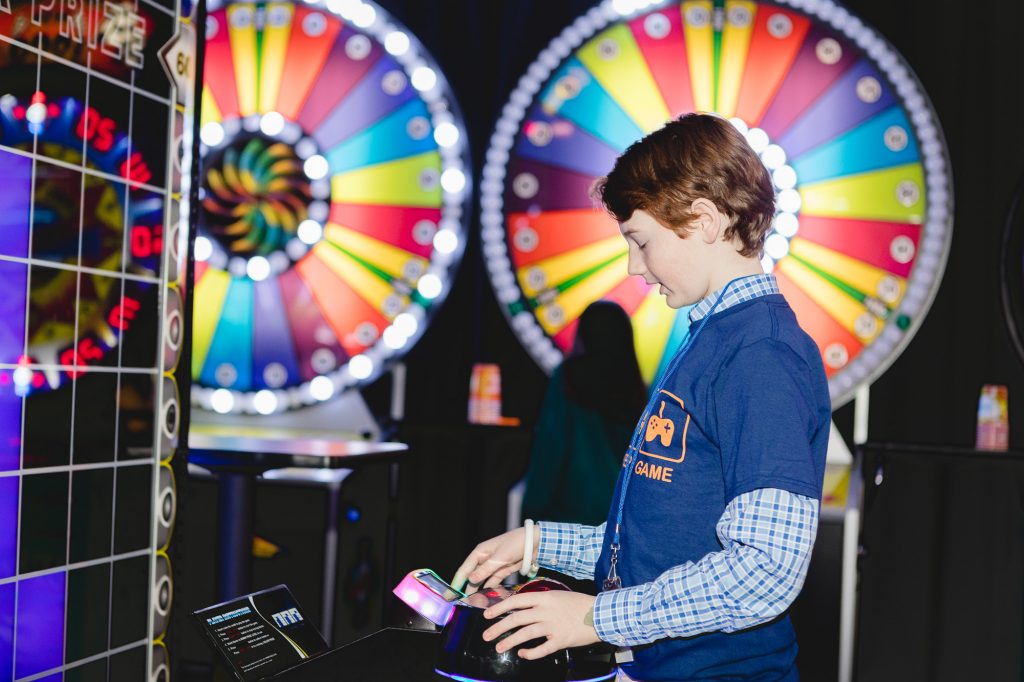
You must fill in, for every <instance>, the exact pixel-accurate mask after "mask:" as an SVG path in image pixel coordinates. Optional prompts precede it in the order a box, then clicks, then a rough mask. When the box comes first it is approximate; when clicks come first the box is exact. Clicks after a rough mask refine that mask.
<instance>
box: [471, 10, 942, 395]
mask: <svg viewBox="0 0 1024 682" xmlns="http://www.w3.org/2000/svg"><path fill="white" fill-rule="evenodd" d="M691 111H709V112H716V113H718V114H720V115H721V116H723V117H726V118H728V119H729V120H730V121H731V122H732V123H733V125H734V126H735V127H736V128H737V129H738V130H740V131H741V132H742V133H743V134H744V135H745V136H746V138H747V140H748V142H749V143H750V145H751V147H753V149H754V150H755V151H756V152H758V154H759V155H760V157H761V160H762V162H763V163H764V164H765V166H766V167H767V168H768V169H769V171H771V173H772V178H773V180H774V184H775V187H776V205H777V213H776V216H775V220H774V222H773V226H772V231H771V233H770V235H769V236H768V238H767V241H766V243H765V249H764V257H763V261H762V262H763V265H764V268H765V270H766V271H769V272H773V273H774V274H775V276H776V277H777V279H778V281H779V285H780V287H781V289H782V291H783V293H784V295H785V296H786V298H787V299H788V301H789V303H790V305H791V306H792V307H793V309H794V311H795V312H796V315H797V318H798V319H799V322H800V324H801V326H802V327H803V328H804V329H805V330H806V331H807V332H808V333H809V334H810V335H811V336H812V337H813V338H814V340H815V341H816V342H817V344H818V347H819V348H820V350H821V354H822V359H823V361H824V364H825V368H826V372H827V374H828V377H829V390H830V393H831V396H832V402H833V405H834V406H836V407H838V406H839V405H841V404H842V403H844V402H846V401H847V400H849V399H850V398H851V397H852V396H853V393H854V391H855V389H856V387H857V386H858V385H860V384H862V383H865V382H870V381H872V380H873V379H874V378H876V377H877V376H878V375H880V374H881V373H882V372H883V371H884V370H885V369H886V368H887V367H888V365H889V364H890V363H891V362H892V361H893V360H894V359H895V358H896V356H897V355H898V354H899V353H900V352H901V350H902V349H903V348H904V346H906V344H907V343H908V342H909V341H910V338H911V337H912V336H913V333H914V331H915V330H916V329H917V326H918V325H919V324H920V322H921V320H922V319H923V317H924V315H925V313H926V311H927V309H928V307H929V306H930V304H931V301H932V298H933V297H934V295H935V291H936V289H937V288H938V284H939V280H940V278H941V275H942V271H943V269H944V267H945V260H946V256H947V253H948V251H949V243H950V238H951V234H952V232H951V230H952V228H951V216H952V188H951V178H950V172H949V162H948V159H947V153H946V148H945V143H944V141H943V136H942V132H941V130H940V128H939V124H938V121H937V119H936V116H935V113H934V111H933V110H932V108H931V105H930V103H929V102H928V99H927V97H926V96H925V94H924V92H923V91H922V89H921V86H920V84H919V83H918V81H917V80H916V78H915V76H914V75H913V73H912V72H911V70H910V68H909V67H908V66H907V65H906V63H905V62H904V61H903V59H902V58H901V57H900V55H899V54H898V53H897V52H896V50H895V49H894V48H893V47H892V46H891V45H889V44H888V43H887V42H886V41H885V39H884V38H882V37H881V36H880V35H879V34H878V33H876V32H875V31H874V30H873V29H871V28H870V27H868V26H866V25H865V24H864V23H863V22H862V21H861V20H860V19H858V18H857V17H856V16H854V15H853V14H851V13H850V12H849V11H848V10H846V9H844V8H842V7H839V6H838V5H836V4H834V3H832V2H830V1H829V0H822V1H818V0H814V1H812V0H787V1H782V2H752V1H748V0H727V1H723V0H715V1H714V2H712V1H711V0H688V1H687V2H682V3H679V2H671V3H667V2H655V3H648V2H636V1H635V0H615V1H611V0H608V1H606V2H603V3H601V4H600V5H598V6H596V7H594V8H593V9H591V10H590V11H589V12H588V13H586V14H585V15H583V16H581V17H579V18H578V19H577V20H576V21H575V22H574V23H573V24H572V25H571V26H569V27H568V28H566V29H565V30H564V31H563V32H562V33H561V35H559V36H558V37H556V38H555V39H554V40H553V41H552V42H551V44H550V45H549V46H548V47H547V48H546V49H545V50H544V51H543V52H542V53H541V54H540V56H539V57H538V58H537V60H536V61H535V62H534V63H533V64H532V65H531V66H530V68H529V69H528V71H527V72H526V74H525V75H524V76H523V77H522V79H521V80H520V81H519V84H518V87H517V89H516V90H515V92H513V94H512V96H511V98H510V100H509V103H508V104H507V105H506V107H505V109H504V115H503V117H502V119H501V120H500V122H499V123H498V125H497V128H496V130H495V133H494V135H493V136H492V138H491V146H490V150H489V152H488V155H487V159H488V164H487V166H486V168H485V170H484V175H483V177H484V181H483V183H482V185H481V187H482V198H481V205H482V229H483V240H484V245H485V246H484V253H486V254H487V258H488V271H489V272H490V273H491V282H492V285H493V287H494V289H495V292H496V294H497V297H498V300H499V301H500V303H501V306H502V309H503V310H504V312H505V315H506V316H507V317H508V319H509V322H510V324H511V326H512V328H513V329H514V330H515V332H516V334H517V335H518V336H519V338H520V340H521V341H522V343H523V344H524V345H525V346H526V348H527V349H528V350H529V352H530V353H531V354H532V355H533V357H534V359H535V360H536V361H537V362H538V363H539V364H540V365H541V366H542V367H543V368H544V369H545V370H547V371H549V372H550V371H551V370H552V369H553V368H554V367H555V366H556V365H557V364H558V363H559V362H560V361H561V359H562V357H563V355H564V353H566V352H567V351H568V349H569V348H570V347H571V345H572V340H573V336H574V334H575V330H576V320H577V318H578V317H579V315H580V314H581V313H582V311H583V309H584V308H585V307H586V306H587V304H589V303H590V302H592V301H594V300H597V299H601V298H605V299H610V300H613V301H616V302H618V303H619V304H620V305H622V306H623V307H624V308H625V309H626V311H627V312H628V313H629V314H630V315H631V316H632V319H633V324H634V329H635V330H636V339H637V341H636V343H637V354H638V357H639V359H640V365H641V370H642V372H643V375H644V378H645V380H646V381H647V382H648V383H650V382H651V381H653V379H654V378H655V377H656V376H657V375H658V374H659V373H660V372H661V371H662V370H663V369H664V367H665V366H666V364H667V363H668V360H669V359H670V357H671V355H672V353H673V351H674V350H675V349H676V348H677V346H678V345H679V343H680V341H681V340H682V339H683V338H684V336H685V335H686V332H687V329H688V326H689V318H688V314H687V313H688V310H686V309H683V310H679V311H674V310H672V309H670V308H668V306H667V305H666V304H665V303H664V301H663V300H662V298H661V297H660V296H659V294H658V292H657V290H652V289H651V287H649V286H648V285H646V284H645V283H644V282H643V281H641V280H640V279H638V278H636V277H629V276H628V275H627V273H626V260H627V250H626V245H625V242H624V241H623V240H622V238H621V237H620V236H619V232H618V227H617V225H616V223H615V221H614V219H612V218H610V217H608V216H607V215H606V214H605V213H604V212H603V211H601V210H598V209H596V208H595V207H594V205H593V202H592V201H591V199H590V197H589V196H588V188H589V187H590V185H591V183H592V182H593V181H594V180H595V179H596V178H598V177H601V176H602V175H604V174H606V173H607V172H608V171H609V170H611V168H612V165H613V163H614V161H615V159H616V157H617V156H618V155H619V154H620V153H621V152H622V151H624V150H625V149H626V147H627V146H629V145H630V144H631V143H632V142H634V141H636V140H638V139H639V138H641V137H642V136H643V135H645V134H647V133H649V132H651V131H653V130H655V129H657V128H659V127H661V125H663V124H664V123H665V122H666V121H667V120H669V119H670V118H673V117H676V116H679V115H682V114H685V113H687V112H691Z"/></svg>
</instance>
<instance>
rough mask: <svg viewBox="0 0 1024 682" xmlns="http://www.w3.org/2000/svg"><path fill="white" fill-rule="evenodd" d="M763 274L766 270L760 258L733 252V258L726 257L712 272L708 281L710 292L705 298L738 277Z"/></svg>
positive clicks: (706, 293) (708, 291)
mask: <svg viewBox="0 0 1024 682" xmlns="http://www.w3.org/2000/svg"><path fill="white" fill-rule="evenodd" d="M763 274H764V268H762V267H761V261H760V260H759V259H758V258H755V257H752V256H741V255H740V254H739V253H738V252H736V251H733V252H732V255H731V256H730V255H728V254H726V255H724V256H723V258H722V259H721V260H720V261H719V266H718V267H715V268H714V270H713V271H712V273H711V277H710V278H709V280H708V290H707V292H705V294H704V297H705V298H706V297H707V296H710V295H711V294H712V293H714V292H716V291H718V290H719V289H721V288H722V287H724V286H725V285H726V284H728V283H729V282H731V281H732V280H734V279H737V278H738V277H749V276H751V275H763Z"/></svg>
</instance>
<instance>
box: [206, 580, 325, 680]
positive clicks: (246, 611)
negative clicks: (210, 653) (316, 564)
mask: <svg viewBox="0 0 1024 682" xmlns="http://www.w3.org/2000/svg"><path fill="white" fill-rule="evenodd" d="M192 615H193V616H194V617H195V618H196V620H197V621H198V622H199V626H200V627H201V628H202V629H203V632H204V633H206V636H207V637H208V638H209V639H210V641H211V642H212V643H213V648H214V649H216V650H217V651H218V652H219V653H220V654H221V655H222V656H223V657H224V659H225V660H226V661H227V662H228V665H229V666H230V667H231V670H232V672H234V674H235V677H237V678H238V679H239V680H244V681H246V682H248V681H249V680H262V679H266V678H267V677H270V676H272V675H274V674H276V673H279V672H281V671H282V670H286V669H288V668H290V667H292V666H293V665H295V664H297V663H300V662H301V661H304V660H306V659H309V658H312V657H313V656H316V655H317V654H320V653H323V652H324V651H326V650H327V643H326V642H325V641H324V639H323V637H321V636H320V632H319V631H317V629H316V628H315V627H314V626H313V624H312V623H310V622H309V621H308V620H307V619H306V617H305V615H304V614H303V613H302V610H301V609H300V608H299V604H298V602H297V601H295V597H293V596H292V593H291V591H290V590H289V589H288V588H287V587H286V586H285V585H278V586H277V587H272V588H270V589H269V590H263V591H262V592H255V593H253V594H250V595H246V596H244V597H239V598H238V599H233V600H231V601H227V602H224V603H222V604H217V605H216V606H211V607H209V608H205V609H202V610H199V611H196V612H194V613H193V614H192Z"/></svg>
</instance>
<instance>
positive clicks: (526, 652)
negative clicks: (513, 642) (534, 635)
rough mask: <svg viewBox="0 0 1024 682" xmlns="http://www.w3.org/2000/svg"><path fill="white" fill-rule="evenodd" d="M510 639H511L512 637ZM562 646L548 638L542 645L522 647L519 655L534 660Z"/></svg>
mask: <svg viewBox="0 0 1024 682" xmlns="http://www.w3.org/2000/svg"><path fill="white" fill-rule="evenodd" d="M516 634H519V633H516ZM539 636H541V637H543V635H539ZM509 639H511V637H510V638H509ZM560 648H561V647H559V646H558V645H557V644H554V643H553V642H552V640H550V639H549V640H546V641H545V642H544V643H543V644H541V645H540V646H535V647H533V648H532V649H520V650H519V657H520V658H525V659H526V660H528V661H533V660H536V659H538V658H544V657H545V656H547V655H548V654H553V653H555V652H556V651H558V650H559V649H560Z"/></svg>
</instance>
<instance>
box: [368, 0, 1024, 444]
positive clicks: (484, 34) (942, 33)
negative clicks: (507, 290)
mask: <svg viewBox="0 0 1024 682" xmlns="http://www.w3.org/2000/svg"><path fill="white" fill-rule="evenodd" d="M381 4H382V5H383V6H384V7H385V8H386V9H388V10H389V11H390V12H391V13H392V14H393V15H394V16H395V17H396V18H397V19H398V20H400V21H402V22H403V23H405V24H406V26H407V27H408V28H409V29H410V30H411V31H412V32H413V33H414V34H415V35H417V36H418V37H419V38H420V40H421V41H422V42H423V43H424V45H425V46H426V48H427V49H428V50H429V51H430V52H431V53H432V54H433V55H434V57H435V58H436V59H437V61H438V62H439V64H440V66H441V68H442V69H443V70H444V72H445V74H446V75H447V77H448V79H449V81H450V82H451V85H452V87H453V89H454V91H455V93H456V94H457V96H458V97H459V100H460V104H461V106H462V110H463V114H464V116H465V119H466V124H467V127H468V129H469V135H470V142H471V145H472V154H473V159H474V163H475V166H476V169H477V171H479V169H480V168H481V166H482V161H483V157H484V154H485V152H486V149H487V144H488V141H489V138H490V135H491V132H492V130H493V126H494V123H495V121H496V120H497V117H498V116H499V115H500V111H501V107H502V106H503V105H504V103H505V102H506V101H507V98H508V96H509V94H510V93H511V90H512V89H513V88H514V86H515V84H516V81H517V80H518V78H519V77H520V75H521V74H522V73H523V72H524V71H525V70H526V68H527V67H528V66H529V64H530V63H531V62H532V61H533V59H534V58H535V57H536V56H537V54H538V53H539V52H540V51H541V50H542V49H543V48H544V47H545V46H546V45H547V43H548V42H549V41H550V40H551V38H553V37H554V36H555V35H557V34H558V33H559V32H560V31H561V30H562V29H563V28H564V27H565V26H567V25H568V24H569V23H571V22H572V21H573V20H574V19H575V18H576V17H577V16H578V15H579V14H581V13H583V12H585V11H586V10H587V9H589V8H590V7H591V6H592V4H593V3H591V2H589V1H588V0H546V1H540V2H538V1H536V0H516V1H508V0H506V1H504V2H480V1H479V0H445V1H444V2H422V1H420V0H382V2H381ZM845 5H846V7H847V8H848V9H850V10H851V11H852V12H853V13H854V14H856V15H858V16H860V17H861V18H862V19H863V20H864V21H865V22H866V23H867V24H868V25H871V26H873V27H874V28H876V29H877V30H878V31H879V32H880V33H881V34H882V35H883V36H885V37H886V38H887V39H888V40H889V41H890V42H891V43H892V44H893V45H894V46H895V47H896V49H897V50H899V51H900V52H901V53H902V55H903V56H904V58H905V59H906V60H907V62H908V63H909V64H910V66H911V67H912V68H913V70H914V71H915V72H916V73H917V75H918V77H919V78H920V80H921V82H922V83H923V85H924V89H925V91H926V92H927V93H928V95H929V96H930V97H931V100H932V103H933V104H934V107H935V109H936V111H937V112H938V117H939V120H940V122H941V124H942V127H943V129H944V131H945V135H946V140H947V143H948V146H949V152H950V157H951V160H952V168H953V175H954V188H955V223H954V231H953V244H952V250H951V252H950V256H949V261H948V265H947V268H946V274H945V277H944V279H943V282H942V285H941V288H940V289H939V291H938V295H937V296H936V298H935V302H934V304H933V306H932V309H931V312H930V313H929V314H928V316H927V318H926V319H925V321H924V323H923V325H922V326H921V327H920V329H919V330H918V332H917V335H916V336H915V338H914V340H913V341H912V342H911V343H910V345H909V346H908V347H907V348H906V350H905V351H904V352H903V354H902V355H901V356H900V358H899V359H898V360H897V361H896V362H895V363H894V364H893V365H892V367H891V368H890V369H889V371H888V372H886V373H885V374H884V375H883V376H882V377H881V378H880V379H879V380H878V381H877V382H876V383H875V384H874V386H873V387H872V393H871V420H870V437H871V439H873V440H892V441H910V442H922V443H936V444H962V445H970V444H973V442H974V424H975V416H976V408H977V401H978V391H979V389H980V387H981V385H982V384H985V383H1004V384H1008V385H1009V389H1010V404H1011V415H1012V414H1013V410H1012V406H1013V405H1015V403H1016V401H1015V398H1018V397H1019V396H1020V395H1021V392H1022V391H1024V368H1022V365H1021V362H1020V361H1019V360H1018V359H1017V357H1016V355H1015V354H1014V352H1013V349H1012V346H1011V343H1010V338H1009V335H1008V332H1007V329H1006V324H1005V322H1004V319H1003V314H1002V309H1001V305H1000V298H999V272H998V259H999V247H1000V239H1001V233H1002V225H1003V221H1004V217H1005V214H1006V211H1007V208H1008V206H1009V202H1010V198H1011V196H1012V193H1013V189H1014V188H1015V186H1016V185H1017V183H1018V180H1019V178H1020V176H1021V172H1022V170H1024V126H1022V121H1024V87H1021V86H1022V85H1024V49H1022V48H1021V39H1020V27H1021V26H1022V25H1024V4H1022V3H1017V2H996V1H994V0H984V1H981V2H975V3H969V4H965V3H963V2H960V1H959V0H899V1H896V2H893V1H892V0H850V1H849V2H846V3H845ZM471 228H472V230H473V232H474V233H473V236H472V237H471V241H470V243H469V246H468V249H467V251H466V254H465V257H464V259H463V263H462V267H461V269H460V271H459V274H458V278H457V280H456V282H455V285H454V289H453V291H452V292H451V294H450V296H449V298H448V300H447V301H446V302H445V304H444V307H443V309H442V310H440V311H439V313H438V315H437V316H436V317H435V319H434V321H433V323H432V324H431V326H430V328H429V329H428V331H427V332H426V334H425V335H424V337H423V338H422V340H421V341H420V343H419V344H418V345H417V346H416V347H415V348H414V349H413V351H412V352H411V353H410V354H409V355H408V356H407V358H406V362H407V365H408V391H407V397H408V406H407V419H408V421H409V422H412V423H415V424H431V425H445V424H452V425H455V424H460V423H464V421H465V413H466V399H467V393H468V385H469V372H470V366H471V364H472V363H473V362H480V361H487V362H497V363H499V364H500V365H501V367H502V371H503V380H504V382H503V383H504V411H505V414H507V415H514V416H519V417H522V418H523V419H524V420H525V421H526V422H527V423H529V422H532V420H533V419H534V418H535V415H536V411H537V409H538V404H539V401H540V397H541V391H542V390H543V386H544V381H545V377H544V375H543V373H542V372H541V371H540V370H539V369H538V368H537V367H536V365H535V364H534V363H533V361H532V360H531V359H530V357H529V356H528V355H527V354H526V352H525V351H524V350H522V348H521V347H520V345H519V343H518V341H517V340H516V338H515V336H514V335H513V333H512V331H511V329H510V328H509V327H508V325H507V324H506V322H505V319H504V317H503V316H502V314H501V312H500V310H499V307H498V305H497V303H496V302H495V300H494V297H493V294H492V292H491V288H490V284H489V282H488V280H487V273H486V270H485V268H484V266H483V264H482V262H481V256H480V244H479V239H478V238H477V235H476V234H475V231H476V230H478V229H479V225H478V220H477V218H476V216H475V215H474V217H473V224H472V226H471ZM379 384H380V385H378V386H373V387H371V388H370V389H368V390H367V391H366V395H367V396H368V399H369V400H370V402H371V405H372V406H373V407H374V408H375V409H377V410H379V411H381V412H383V411H384V410H386V395H387V391H388V390H389V389H388V387H387V380H386V379H385V380H382V381H380V382H379ZM836 420H837V424H838V425H839V426H840V429H841V430H842V431H843V433H844V435H846V436H847V437H848V438H849V436H850V431H851V429H852V408H851V407H849V406H848V407H846V408H844V409H840V410H839V411H838V413H837V415H836ZM1010 439H1011V444H1014V443H1016V444H1020V443H1024V420H1022V419H1019V418H1018V419H1013V418H1012V417H1011V435H1010Z"/></svg>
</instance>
